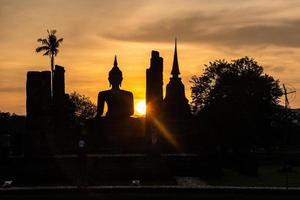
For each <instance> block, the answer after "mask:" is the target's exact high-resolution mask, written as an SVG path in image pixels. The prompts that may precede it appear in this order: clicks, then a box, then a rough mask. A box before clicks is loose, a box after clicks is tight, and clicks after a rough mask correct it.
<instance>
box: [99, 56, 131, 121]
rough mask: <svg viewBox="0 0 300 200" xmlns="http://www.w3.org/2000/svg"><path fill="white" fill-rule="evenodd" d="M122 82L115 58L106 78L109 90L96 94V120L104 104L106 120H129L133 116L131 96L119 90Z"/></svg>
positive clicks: (100, 114) (101, 112)
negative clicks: (105, 106) (105, 105)
mask: <svg viewBox="0 0 300 200" xmlns="http://www.w3.org/2000/svg"><path fill="white" fill-rule="evenodd" d="M122 80H123V77H122V71H121V70H120V69H119V67H118V62H117V57H115V60H114V66H113V68H112V69H111V70H110V72H109V77H108V81H109V83H110V86H111V89H110V90H105V91H102V92H99V94H98V106H97V116H96V117H97V118H100V117H101V116H102V114H103V111H104V103H106V104H107V112H106V113H105V117H106V118H108V119H123V118H129V117H130V116H131V115H132V114H133V112H134V108H133V94H132V93H131V92H129V91H125V90H121V89H120V86H121V83H122Z"/></svg>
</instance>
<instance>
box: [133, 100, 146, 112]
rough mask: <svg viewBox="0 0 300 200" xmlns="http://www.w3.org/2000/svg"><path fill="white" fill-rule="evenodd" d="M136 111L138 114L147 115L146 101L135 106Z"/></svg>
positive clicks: (141, 101)
mask: <svg viewBox="0 0 300 200" xmlns="http://www.w3.org/2000/svg"><path fill="white" fill-rule="evenodd" d="M135 110H136V112H137V114H139V115H145V114H146V102H145V100H140V101H138V103H137V104H136V105H135Z"/></svg>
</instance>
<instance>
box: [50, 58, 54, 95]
mask: <svg viewBox="0 0 300 200" xmlns="http://www.w3.org/2000/svg"><path fill="white" fill-rule="evenodd" d="M53 77H54V55H53V54H51V84H50V85H51V98H52V101H53Z"/></svg>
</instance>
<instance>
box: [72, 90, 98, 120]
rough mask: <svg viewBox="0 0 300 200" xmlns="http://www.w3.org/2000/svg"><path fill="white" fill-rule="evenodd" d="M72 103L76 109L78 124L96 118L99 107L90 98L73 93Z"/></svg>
mask: <svg viewBox="0 0 300 200" xmlns="http://www.w3.org/2000/svg"><path fill="white" fill-rule="evenodd" d="M70 101H71V103H72V104H74V107H75V118H76V121H78V122H84V121H86V120H88V119H92V118H94V117H95V115H96V112H97V106H96V105H95V104H94V103H93V102H92V101H91V100H90V98H89V97H87V96H85V95H82V94H79V93H77V92H72V93H71V94H70Z"/></svg>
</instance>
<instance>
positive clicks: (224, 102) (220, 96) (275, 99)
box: [191, 57, 283, 147]
mask: <svg viewBox="0 0 300 200" xmlns="http://www.w3.org/2000/svg"><path fill="white" fill-rule="evenodd" d="M191 83H192V87H191V89H192V108H193V111H194V113H197V114H199V115H200V116H201V115H202V116H204V118H206V120H208V119H209V120H208V123H211V126H213V127H214V129H216V130H215V132H217V134H219V136H221V137H219V139H220V142H222V143H226V144H230V145H237V146H240V147H241V146H244V147H246V146H247V145H245V144H249V145H250V144H251V145H253V144H254V143H256V142H259V143H261V142H262V141H264V140H265V139H266V140H267V138H266V137H267V135H268V134H267V133H268V131H267V129H268V127H269V126H270V120H271V117H272V115H273V114H274V113H275V111H276V109H277V108H278V104H279V97H280V96H282V94H283V93H282V90H281V88H280V86H279V81H278V80H275V79H274V78H273V77H272V76H269V75H267V74H264V73H263V67H262V66H260V65H259V64H258V63H257V62H256V61H255V60H254V59H251V58H248V57H244V58H240V59H237V60H233V61H232V62H227V61H225V60H216V61H214V62H211V63H209V65H206V66H205V70H204V73H203V74H202V75H201V76H200V77H197V76H193V77H192V80H191Z"/></svg>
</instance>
